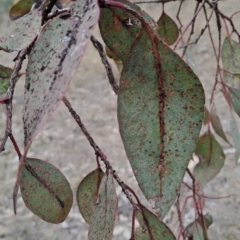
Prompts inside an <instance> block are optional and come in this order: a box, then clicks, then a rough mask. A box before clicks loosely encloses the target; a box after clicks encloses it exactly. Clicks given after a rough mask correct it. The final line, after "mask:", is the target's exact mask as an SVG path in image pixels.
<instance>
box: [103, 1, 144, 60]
mask: <svg viewBox="0 0 240 240" xmlns="http://www.w3.org/2000/svg"><path fill="white" fill-rule="evenodd" d="M120 2H123V3H125V4H127V5H128V6H130V7H131V8H133V9H135V10H136V11H139V10H140V8H139V7H138V6H137V5H135V4H131V3H130V2H128V1H125V0H121V1H120ZM99 28H100V31H101V36H102V38H103V40H104V42H105V44H106V45H107V46H108V48H109V49H110V50H111V51H112V52H113V53H114V55H115V56H116V57H117V58H118V59H120V60H121V61H123V62H125V60H126V58H127V55H128V53H129V50H130V48H131V46H132V43H133V42H134V40H135V38H136V36H137V33H138V32H139V30H140V28H141V23H140V21H139V20H138V19H137V18H135V17H133V16H132V14H130V13H128V12H126V11H125V10H122V9H116V8H112V7H109V8H103V9H101V14H100V19H99Z"/></svg>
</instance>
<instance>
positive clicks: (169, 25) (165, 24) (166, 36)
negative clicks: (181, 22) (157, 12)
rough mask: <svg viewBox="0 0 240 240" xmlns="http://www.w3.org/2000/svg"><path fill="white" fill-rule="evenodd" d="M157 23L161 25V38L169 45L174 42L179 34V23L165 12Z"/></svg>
mask: <svg viewBox="0 0 240 240" xmlns="http://www.w3.org/2000/svg"><path fill="white" fill-rule="evenodd" d="M157 24H158V26H159V29H158V34H159V36H160V37H161V39H162V40H163V41H164V42H166V43H167V44H168V45H172V44H174V43H175V42H176V41H177V39H178V35H179V30H178V26H177V24H176V23H175V22H174V21H173V20H172V19H171V18H170V17H169V16H168V15H167V14H166V13H165V12H163V13H162V15H161V17H160V18H159V20H158V22H157Z"/></svg>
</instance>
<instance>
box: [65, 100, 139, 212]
mask: <svg viewBox="0 0 240 240" xmlns="http://www.w3.org/2000/svg"><path fill="white" fill-rule="evenodd" d="M62 101H63V103H64V104H65V106H66V107H67V108H68V110H69V112H70V113H71V115H72V117H73V119H74V120H75V122H76V123H77V124H78V126H79V127H80V128H81V130H82V132H83V134H84V135H85V137H86V138H87V140H88V141H89V143H90V145H91V146H92V148H93V149H94V151H95V154H96V155H97V156H99V157H100V159H101V160H102V162H103V163H104V165H105V167H106V169H107V170H112V172H113V177H114V178H115V180H116V181H117V183H118V184H119V186H120V187H121V188H122V191H123V193H124V194H125V195H126V197H127V198H128V200H129V201H130V203H131V204H132V206H133V208H134V209H140V208H139V202H137V203H135V201H134V200H133V198H132V194H131V191H130V190H129V187H128V186H127V185H126V184H125V183H124V182H123V181H122V180H121V179H120V177H119V176H118V174H117V172H116V171H115V170H114V169H113V167H112V166H111V164H110V163H109V161H108V160H107V157H106V155H105V154H104V153H103V151H102V150H101V149H100V148H99V147H98V145H97V144H96V143H95V141H94V140H93V138H92V137H91V135H90V134H89V133H88V131H87V129H86V127H85V126H84V124H83V122H82V120H81V118H80V116H79V115H78V114H77V113H76V112H75V111H74V109H73V108H72V105H71V103H70V102H69V101H68V99H67V98H66V97H63V98H62ZM135 195H136V194H135V193H134V196H135ZM136 200H137V201H138V199H136Z"/></svg>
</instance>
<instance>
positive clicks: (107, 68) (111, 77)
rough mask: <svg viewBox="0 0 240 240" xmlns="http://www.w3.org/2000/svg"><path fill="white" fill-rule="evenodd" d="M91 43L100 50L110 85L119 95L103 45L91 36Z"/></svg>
mask: <svg viewBox="0 0 240 240" xmlns="http://www.w3.org/2000/svg"><path fill="white" fill-rule="evenodd" d="M91 41H92V44H93V46H94V47H95V48H96V49H97V50H98V53H99V55H100V57H101V59H102V63H103V65H104V67H105V69H106V72H107V76H108V79H109V83H110V85H111V86H112V89H113V91H114V92H115V93H116V94H118V84H117V82H116V80H115V77H114V75H113V72H112V68H111V65H110V63H109V62H108V60H107V56H106V54H105V52H104V50H103V46H102V44H101V43H100V42H99V41H98V40H97V39H96V38H95V37H94V36H91Z"/></svg>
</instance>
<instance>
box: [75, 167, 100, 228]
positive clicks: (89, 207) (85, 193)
mask: <svg viewBox="0 0 240 240" xmlns="http://www.w3.org/2000/svg"><path fill="white" fill-rule="evenodd" d="M103 176H104V173H103V171H102V170H101V169H100V168H97V169H96V170H94V171H92V172H90V173H89V174H88V175H87V176H86V177H85V178H84V179H83V180H82V181H81V183H80V184H79V186H78V189H77V203H78V207H79V211H80V213H81V214H82V216H83V218H84V220H85V221H86V222H87V223H90V220H91V216H92V214H93V212H94V209H95V204H96V202H97V199H98V191H99V186H100V183H101V180H102V178H103Z"/></svg>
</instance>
